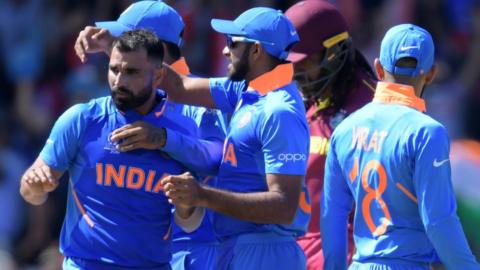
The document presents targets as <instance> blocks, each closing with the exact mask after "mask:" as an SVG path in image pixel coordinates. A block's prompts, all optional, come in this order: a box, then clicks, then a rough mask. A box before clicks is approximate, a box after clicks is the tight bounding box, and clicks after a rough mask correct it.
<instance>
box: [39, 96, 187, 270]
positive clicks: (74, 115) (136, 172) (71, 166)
mask: <svg viewBox="0 0 480 270" xmlns="http://www.w3.org/2000/svg"><path fill="white" fill-rule="evenodd" d="M157 99H158V105H156V107H155V108H154V110H153V111H152V112H151V113H149V114H147V115H144V116H142V115H139V114H137V113H136V112H134V111H129V112H126V113H121V112H119V111H118V110H117V109H116V107H115V105H114V104H113V102H112V99H111V97H104V98H99V99H95V100H92V101H90V102H89V103H86V104H79V105H75V106H73V107H71V108H70V109H69V110H67V111H66V112H65V113H64V114H63V115H62V116H61V117H60V118H59V119H58V120H57V122H56V123H55V126H54V127H53V130H52V132H51V134H50V136H49V138H48V140H47V143H46V145H45V146H44V148H43V150H42V152H41V153H40V157H41V158H42V159H43V160H44V161H45V162H46V163H47V164H48V165H49V166H51V167H53V168H54V169H56V170H59V171H65V170H68V172H69V175H70V183H71V185H70V187H69V196H68V204H67V213H66V217H65V221H64V224H63V227H62V232H61V238H60V249H61V251H62V252H63V253H64V255H66V256H69V257H74V258H81V259H86V260H95V261H102V262H106V263H112V264H115V265H120V266H125V267H155V266H157V265H162V264H165V263H168V262H169V260H170V257H171V254H170V253H171V251H170V230H171V221H172V220H171V205H170V204H169V203H168V201H167V198H166V197H165V195H164V194H163V191H162V186H161V183H160V180H161V179H162V178H163V177H164V176H165V175H168V174H180V173H183V172H185V168H184V167H183V166H182V165H181V164H180V163H178V162H177V161H175V160H173V159H172V158H170V157H169V156H168V155H166V154H164V153H163V152H161V151H151V150H134V151H131V152H125V153H119V152H118V151H116V149H115V145H114V144H113V143H112V142H111V141H110V140H109V136H110V134H111V132H112V131H113V130H115V129H117V128H119V127H121V126H123V125H125V124H127V123H132V122H134V121H139V120H142V121H146V122H148V123H150V124H152V125H155V126H162V127H168V128H172V129H175V130H178V131H181V132H184V133H185V134H194V133H195V132H196V124H195V121H193V119H191V118H190V117H187V116H185V115H182V114H179V113H178V111H177V110H170V109H165V107H164V105H165V98H164V97H163V96H161V95H157Z"/></svg>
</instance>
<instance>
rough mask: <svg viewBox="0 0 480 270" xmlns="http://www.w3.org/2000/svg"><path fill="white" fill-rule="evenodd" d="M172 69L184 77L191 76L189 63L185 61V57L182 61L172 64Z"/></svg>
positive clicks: (181, 58)
mask: <svg viewBox="0 0 480 270" xmlns="http://www.w3.org/2000/svg"><path fill="white" fill-rule="evenodd" d="M170 67H171V68H172V69H173V70H175V71H176V72H177V73H180V74H182V75H184V76H187V75H190V69H189V68H188V65H187V61H185V58H184V57H180V59H178V60H177V61H175V62H174V63H173V64H171V65H170Z"/></svg>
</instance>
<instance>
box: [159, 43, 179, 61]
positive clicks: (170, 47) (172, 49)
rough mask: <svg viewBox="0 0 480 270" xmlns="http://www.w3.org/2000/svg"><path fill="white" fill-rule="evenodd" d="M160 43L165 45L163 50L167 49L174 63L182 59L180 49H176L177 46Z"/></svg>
mask: <svg viewBox="0 0 480 270" xmlns="http://www.w3.org/2000/svg"><path fill="white" fill-rule="evenodd" d="M162 42H163V43H164V44H165V48H166V49H167V52H168V54H169V55H170V57H172V59H173V60H174V61H177V60H178V59H180V57H182V52H181V51H180V47H178V45H177V44H175V43H172V42H169V41H165V40H162Z"/></svg>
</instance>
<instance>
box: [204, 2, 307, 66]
mask: <svg viewBox="0 0 480 270" xmlns="http://www.w3.org/2000/svg"><path fill="white" fill-rule="evenodd" d="M211 25H212V27H213V29H215V31H217V32H219V33H222V34H226V35H231V36H242V37H246V38H249V39H253V40H256V41H258V42H260V44H261V45H262V47H263V48H264V49H265V50H266V51H267V52H268V53H269V54H270V55H272V56H275V57H277V58H279V59H286V58H287V56H288V53H289V50H290V49H291V48H292V46H293V44H295V43H297V42H298V41H299V40H300V39H299V37H298V34H297V31H296V30H295V27H294V26H293V24H292V23H291V22H290V20H289V19H288V18H287V17H286V16H285V15H284V14H283V13H282V11H280V10H275V9H272V8H267V7H256V8H252V9H249V10H247V11H245V12H243V13H242V14H240V16H238V18H236V19H235V20H234V21H229V20H220V19H212V21H211Z"/></svg>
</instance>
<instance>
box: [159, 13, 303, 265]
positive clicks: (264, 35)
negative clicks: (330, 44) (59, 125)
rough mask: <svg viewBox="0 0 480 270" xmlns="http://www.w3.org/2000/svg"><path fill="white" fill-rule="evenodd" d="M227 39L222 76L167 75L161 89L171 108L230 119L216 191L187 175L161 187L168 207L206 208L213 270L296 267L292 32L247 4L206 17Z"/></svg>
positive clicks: (299, 181) (298, 179)
mask: <svg viewBox="0 0 480 270" xmlns="http://www.w3.org/2000/svg"><path fill="white" fill-rule="evenodd" d="M212 27H213V28H214V29H215V30H216V31H217V32H219V33H222V34H224V35H225V36H226V39H227V46H226V47H225V48H224V50H223V53H224V55H225V56H226V57H227V58H228V59H229V60H230V62H231V63H230V64H229V65H228V78H212V79H200V78H189V77H186V76H180V75H179V74H177V73H174V72H173V71H172V70H169V71H168V75H167V77H168V79H167V80H166V81H165V83H164V84H162V89H165V91H167V93H168V95H169V97H170V98H171V99H172V100H174V101H178V102H185V103H187V104H195V105H202V106H207V107H212V108H219V109H221V110H222V111H223V112H228V113H233V115H232V119H231V122H230V126H229V128H228V131H227V138H226V141H225V144H224V151H223V159H222V163H221V165H220V169H219V173H218V183H217V186H216V188H212V187H207V186H203V185H199V184H198V183H197V181H196V180H195V179H194V178H193V177H192V176H190V175H185V174H184V175H181V176H171V177H167V178H165V179H164V181H162V183H164V186H165V191H166V194H167V196H169V199H170V201H172V202H174V203H176V204H177V205H185V206H193V205H198V206H200V205H201V206H205V207H207V208H210V209H212V210H214V211H215V212H214V217H213V224H214V227H215V231H216V233H217V235H218V236H219V238H220V248H219V249H220V251H219V256H218V258H219V261H218V263H217V266H216V269H305V267H306V266H305V256H304V254H303V252H302V250H301V249H300V247H299V246H298V244H297V243H296V241H295V238H296V237H298V236H300V235H303V234H304V233H305V229H306V226H307V224H308V220H309V211H310V204H309V197H308V193H307V192H306V188H305V184H304V176H305V169H306V162H307V159H308V146H309V143H308V142H309V132H308V125H307V122H306V119H305V109H304V105H303V101H302V98H301V96H300V93H299V91H298V89H297V87H296V85H295V83H294V82H293V81H292V78H293V66H292V64H291V63H289V62H287V61H286V58H287V56H288V53H289V51H290V49H291V48H292V46H293V45H295V43H297V42H298V35H297V32H296V30H295V28H294V27H293V25H292V24H291V22H290V21H289V20H288V19H287V18H286V17H285V15H284V14H283V13H282V12H281V11H277V10H274V9H271V8H263V7H259V8H252V9H249V10H247V11H245V12H244V13H242V14H241V15H240V16H239V17H238V18H236V19H235V20H234V21H226V20H216V19H213V20H212Z"/></svg>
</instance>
